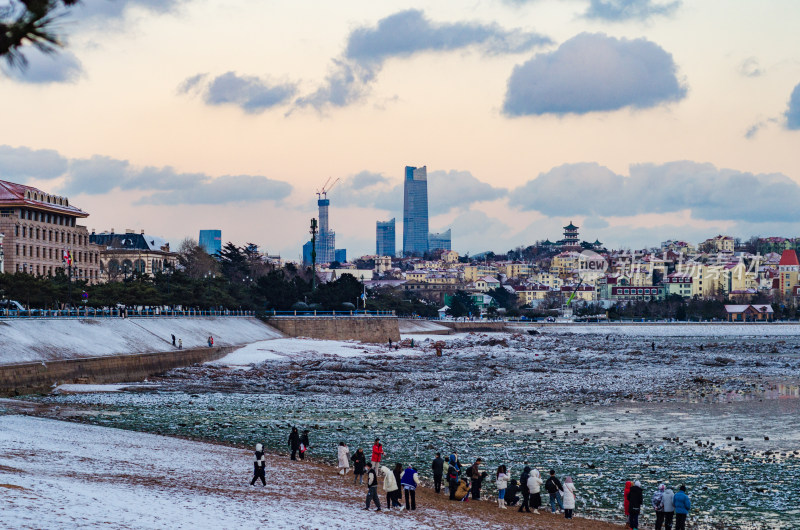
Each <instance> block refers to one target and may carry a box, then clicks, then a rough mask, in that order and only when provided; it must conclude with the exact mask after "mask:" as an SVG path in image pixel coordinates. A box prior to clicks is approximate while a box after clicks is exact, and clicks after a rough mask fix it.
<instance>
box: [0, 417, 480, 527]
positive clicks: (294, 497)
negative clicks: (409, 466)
mask: <svg viewBox="0 0 800 530" xmlns="http://www.w3.org/2000/svg"><path fill="white" fill-rule="evenodd" d="M251 458H252V453H251V452H250V451H245V450H242V449H234V448H230V447H225V446H219V445H212V444H206V443H201V442H192V441H187V440H182V439H177V438H168V437H163V436H157V435H153V434H144V433H138V432H132V431H123V430H118V429H110V428H106V427H96V426H89V425H82V424H75V423H66V422H59V421H55V420H48V419H39V418H32V417H23V416H0V504H2V510H0V527H2V528H79V527H100V526H102V527H105V528H142V529H148V528H157V529H162V528H171V529H180V528H187V529H197V528H271V529H272V528H274V529H297V528H347V529H351V528H365V529H369V530H374V529H376V528H390V527H406V526H408V525H412V526H413V527H414V528H456V527H462V528H466V527H468V526H469V524H470V518H469V517H467V516H466V515H462V514H458V513H448V512H444V511H439V510H436V509H434V508H427V509H426V508H421V509H418V510H417V512H415V513H414V514H399V513H396V512H386V511H384V512H382V513H374V512H364V511H362V507H363V504H362V503H363V501H364V493H365V491H366V489H364V490H363V491H362V490H361V489H357V490H356V489H351V488H345V487H343V481H342V480H341V479H339V477H338V476H337V475H333V476H330V475H332V474H331V473H324V476H323V474H322V473H320V472H318V471H316V472H315V470H314V469H313V468H312V469H309V468H308V467H291V466H289V465H288V462H287V461H286V460H284V459H283V458H281V459H278V458H277V457H269V459H268V461H267V471H266V475H267V487H266V488H262V487H260V486H259V487H256V488H251V487H249V486H248V485H247V484H248V481H249V479H250V477H251V476H252V464H251ZM317 469H318V468H317ZM381 493H382V492H381ZM408 517H413V519H412V520H408V519H407V518H408Z"/></svg>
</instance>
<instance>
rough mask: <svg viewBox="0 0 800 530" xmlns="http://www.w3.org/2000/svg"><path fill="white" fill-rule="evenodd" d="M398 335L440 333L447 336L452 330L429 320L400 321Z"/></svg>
mask: <svg viewBox="0 0 800 530" xmlns="http://www.w3.org/2000/svg"><path fill="white" fill-rule="evenodd" d="M399 325H400V333H441V334H449V333H450V332H451V331H452V330H451V329H450V328H448V327H447V326H442V325H441V324H437V323H436V322H431V321H429V320H410V319H400V321H399Z"/></svg>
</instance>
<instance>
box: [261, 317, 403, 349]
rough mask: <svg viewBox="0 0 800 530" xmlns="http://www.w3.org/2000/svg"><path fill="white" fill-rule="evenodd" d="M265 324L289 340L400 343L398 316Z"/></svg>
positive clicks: (279, 320) (274, 320)
mask: <svg viewBox="0 0 800 530" xmlns="http://www.w3.org/2000/svg"><path fill="white" fill-rule="evenodd" d="M265 322H266V323H267V324H269V325H270V326H272V327H273V328H275V329H277V330H280V331H281V332H282V333H283V334H285V335H287V336H289V337H308V338H311V339H324V340H358V341H361V342H374V343H382V342H388V341H389V340H390V339H391V340H392V341H394V342H397V341H399V340H400V327H399V324H398V319H397V317H355V316H354V317H347V316H341V317H340V316H336V317H322V316H315V317H312V316H308V317H302V316H296V317H295V316H289V317H282V316H272V317H267V318H265Z"/></svg>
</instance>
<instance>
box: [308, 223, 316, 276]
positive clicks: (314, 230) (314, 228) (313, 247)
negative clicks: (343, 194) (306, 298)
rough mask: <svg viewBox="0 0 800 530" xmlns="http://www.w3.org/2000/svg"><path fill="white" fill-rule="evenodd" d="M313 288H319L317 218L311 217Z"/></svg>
mask: <svg viewBox="0 0 800 530" xmlns="http://www.w3.org/2000/svg"><path fill="white" fill-rule="evenodd" d="M309 232H310V233H311V290H312V291H315V290H316V289H317V220H316V218H312V219H311V229H310V230H309Z"/></svg>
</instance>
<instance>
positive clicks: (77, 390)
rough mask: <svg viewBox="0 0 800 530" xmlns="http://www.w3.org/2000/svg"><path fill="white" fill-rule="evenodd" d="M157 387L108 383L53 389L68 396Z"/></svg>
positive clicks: (64, 386) (65, 385) (63, 386)
mask: <svg viewBox="0 0 800 530" xmlns="http://www.w3.org/2000/svg"><path fill="white" fill-rule="evenodd" d="M156 387H158V385H153V384H148V383H110V384H106V385H90V384H71V383H70V384H64V385H58V386H57V387H56V388H55V392H56V393H62V394H63V393H69V394H88V393H94V392H120V391H122V390H125V389H127V390H147V389H152V388H156Z"/></svg>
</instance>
